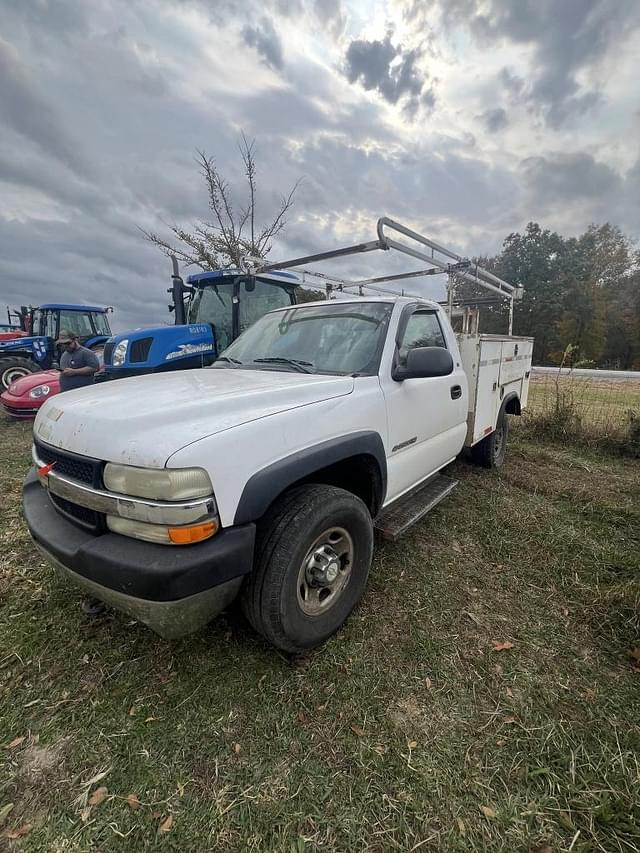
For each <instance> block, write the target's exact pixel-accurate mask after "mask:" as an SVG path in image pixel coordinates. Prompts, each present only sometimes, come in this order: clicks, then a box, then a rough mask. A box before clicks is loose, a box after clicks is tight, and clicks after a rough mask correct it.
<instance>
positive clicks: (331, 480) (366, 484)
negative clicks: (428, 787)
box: [276, 453, 384, 518]
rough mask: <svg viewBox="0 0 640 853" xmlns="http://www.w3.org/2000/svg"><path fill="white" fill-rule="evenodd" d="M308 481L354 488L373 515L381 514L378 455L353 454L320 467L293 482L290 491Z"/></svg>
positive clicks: (380, 476)
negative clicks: (376, 457) (376, 456)
mask: <svg viewBox="0 0 640 853" xmlns="http://www.w3.org/2000/svg"><path fill="white" fill-rule="evenodd" d="M306 483H323V484H324V485H327V486H336V487H337V488H339V489H344V490H345V491H346V492H351V494H353V495H356V496H357V497H359V498H360V500H362V501H363V502H364V504H365V505H366V507H367V509H368V510H369V512H370V513H371V516H372V518H375V516H376V515H377V514H378V512H379V510H380V507H381V506H382V501H383V499H384V496H383V494H382V488H383V486H382V474H381V473H380V467H379V465H378V463H377V461H376V460H375V459H374V457H373V456H369V455H368V454H366V453H362V454H358V455H357V456H349V457H348V458H347V459H341V460H340V461H339V462H335V463H334V464H333V465H327V466H326V467H325V468H319V469H318V470H317V471H314V472H313V473H311V474H309V475H308V476H306V477H303V478H302V479H300V480H297V481H296V482H295V483H291V484H290V485H289V486H288V487H287V491H289V489H293V488H295V487H296V486H302V485H305V484H306ZM280 497H282V493H281V494H280V495H278V497H277V498H276V500H278V499H279V498H280Z"/></svg>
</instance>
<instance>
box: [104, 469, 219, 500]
mask: <svg viewBox="0 0 640 853" xmlns="http://www.w3.org/2000/svg"><path fill="white" fill-rule="evenodd" d="M103 478H104V484H105V486H106V487H107V489H109V491H111V492H117V493H118V494H121V495H131V496H132V497H137V498H149V499H150V500H157V501H186V500H190V499H191V498H206V497H209V495H211V494H213V486H212V485H211V480H210V479H209V475H208V474H207V472H206V471H205V470H204V469H203V468H135V467H134V466H133V465H115V464H113V463H112V462H108V463H107V464H106V465H105V467H104V474H103Z"/></svg>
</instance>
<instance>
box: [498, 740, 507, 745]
mask: <svg viewBox="0 0 640 853" xmlns="http://www.w3.org/2000/svg"><path fill="white" fill-rule="evenodd" d="M504 744H505V741H503V740H497V741H496V746H504Z"/></svg>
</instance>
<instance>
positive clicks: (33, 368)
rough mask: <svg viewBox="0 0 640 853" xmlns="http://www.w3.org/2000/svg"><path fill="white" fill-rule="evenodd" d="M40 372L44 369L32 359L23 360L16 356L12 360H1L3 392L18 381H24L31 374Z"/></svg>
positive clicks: (0, 380) (0, 381)
mask: <svg viewBox="0 0 640 853" xmlns="http://www.w3.org/2000/svg"><path fill="white" fill-rule="evenodd" d="M38 370H42V368H41V367H38V365H37V364H36V363H35V362H33V361H31V359H30V358H21V357H20V356H17V355H16V356H13V357H11V358H3V359H0V386H1V387H2V390H3V391H6V390H7V388H8V387H9V385H11V383H12V382H15V381H16V379H22V378H23V377H24V376H28V375H29V374H30V373H37V371H38Z"/></svg>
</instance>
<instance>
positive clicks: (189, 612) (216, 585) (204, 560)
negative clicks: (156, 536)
mask: <svg viewBox="0 0 640 853" xmlns="http://www.w3.org/2000/svg"><path fill="white" fill-rule="evenodd" d="M23 508H24V515H25V518H26V521H27V525H28V527H29V531H30V533H31V535H32V537H33V539H34V540H35V542H36V545H37V546H38V547H39V549H40V551H41V552H42V553H43V554H44V555H45V557H46V558H47V559H48V560H49V561H50V562H51V563H53V565H54V566H55V567H56V568H57V569H58V570H59V571H61V572H62V573H63V574H64V575H65V576H66V577H67V578H69V579H70V580H72V581H73V582H74V583H75V584H77V585H79V586H81V587H83V588H84V589H86V590H87V591H88V592H89V593H90V594H91V595H93V596H95V597H96V598H98V599H100V600H101V601H104V602H105V603H106V604H110V605H112V606H114V607H116V608H117V609H119V610H123V611H124V612H126V613H129V614H131V615H132V616H133V617H134V618H136V619H138V620H139V621H141V622H143V623H144V624H145V625H148V626H149V627H150V628H151V629H152V630H154V631H156V632H157V633H158V634H160V635H161V636H163V637H179V636H183V635H184V634H188V633H191V632H193V631H196V630H198V629H199V628H201V627H202V626H203V625H204V624H206V623H207V622H208V621H210V619H212V618H213V617H214V616H216V615H217V614H218V613H219V612H220V611H221V610H223V609H224V607H225V606H226V605H227V604H229V602H230V601H231V600H232V599H233V598H234V597H235V595H236V594H237V592H238V590H239V589H240V586H241V584H242V579H243V577H244V575H246V574H248V572H250V571H251V568H252V565H253V546H254V539H255V525H253V524H246V525H243V526H240V527H232V528H229V529H228V530H222V531H220V532H219V533H218V534H217V535H216V536H214V537H213V538H212V539H209V540H207V541H206V542H201V543H198V544H197V545H187V546H170V545H155V544H152V543H149V542H141V541H139V540H136V539H130V538H128V537H126V536H119V535H118V534H116V533H104V534H102V535H96V534H94V533H91V532H88V531H85V530H83V529H81V528H80V527H78V526H77V525H75V524H73V523H72V522H71V521H68V520H67V519H66V518H64V517H63V516H62V515H61V514H60V513H59V512H57V510H56V509H55V508H54V506H53V505H52V503H51V501H50V499H49V496H48V494H47V492H46V490H45V489H43V488H42V486H41V485H40V482H39V480H38V477H37V475H36V473H35V471H34V470H33V469H32V470H31V471H30V472H29V474H28V475H27V478H26V479H25V482H24V486H23Z"/></svg>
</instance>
